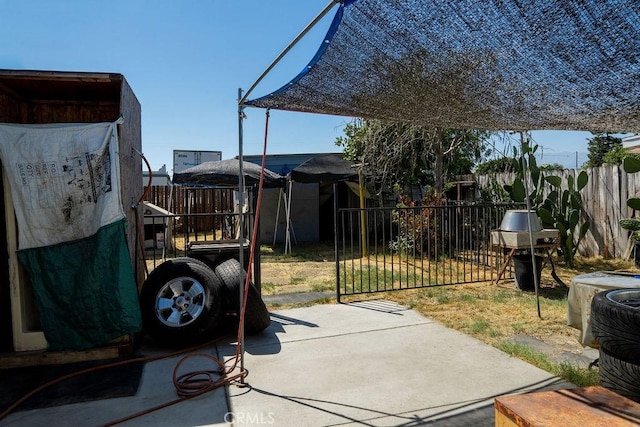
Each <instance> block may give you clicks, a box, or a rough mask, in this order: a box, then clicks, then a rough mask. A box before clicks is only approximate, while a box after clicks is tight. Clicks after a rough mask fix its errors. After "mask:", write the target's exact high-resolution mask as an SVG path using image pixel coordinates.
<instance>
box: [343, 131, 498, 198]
mask: <svg viewBox="0 0 640 427" xmlns="http://www.w3.org/2000/svg"><path fill="white" fill-rule="evenodd" d="M344 133H345V136H344V137H338V138H337V139H336V145H338V146H340V147H342V148H343V152H344V157H345V158H346V159H347V160H350V161H353V162H356V163H359V164H361V165H363V167H364V168H365V170H366V171H367V172H369V174H370V175H371V176H372V177H373V179H374V180H375V181H376V182H378V183H379V184H381V185H382V186H383V188H385V189H391V188H393V186H394V185H395V184H400V185H406V184H418V185H421V186H431V187H433V188H434V189H435V191H436V192H438V193H441V192H442V191H443V190H444V185H445V180H446V178H447V177H451V176H455V175H460V174H466V173H471V170H472V168H473V166H474V164H475V163H476V162H477V161H478V160H479V159H480V158H482V157H483V156H484V155H486V154H487V153H486V151H487V149H486V144H485V141H486V140H487V138H488V137H489V133H488V132H484V131H476V130H460V129H442V128H432V127H427V126H417V125H412V124H406V123H397V122H396V123H390V122H382V121H379V120H365V119H356V120H354V121H353V122H351V123H349V124H347V125H346V126H345V130H344Z"/></svg>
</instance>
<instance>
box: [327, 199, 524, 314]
mask: <svg viewBox="0 0 640 427" xmlns="http://www.w3.org/2000/svg"><path fill="white" fill-rule="evenodd" d="M514 208H521V206H515V205H512V204H491V205H489V204H473V205H468V204H467V205H461V204H456V205H446V206H415V207H395V208H365V209H359V208H336V211H335V219H336V223H335V233H336V236H335V237H336V239H335V242H336V246H335V252H336V292H337V298H338V301H340V298H341V296H345V295H355V294H366V293H374V292H387V291H395V290H401V289H415V288H424V287H430V286H443V285H457V284H463V283H473V282H485V281H490V280H495V278H496V277H497V274H498V271H499V270H500V268H501V266H502V265H503V263H504V261H505V259H506V256H505V253H504V251H503V249H501V248H498V247H492V245H491V241H490V237H491V233H490V231H491V230H494V229H497V228H499V226H500V222H501V220H502V217H503V216H504V214H505V212H506V211H507V210H508V209H514ZM512 274H513V272H512V270H511V269H510V268H508V269H507V270H506V271H505V275H504V276H503V277H504V278H509V277H513V275H512Z"/></svg>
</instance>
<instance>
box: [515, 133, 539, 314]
mask: <svg viewBox="0 0 640 427" xmlns="http://www.w3.org/2000/svg"><path fill="white" fill-rule="evenodd" d="M520 151H521V154H522V157H521V160H522V175H523V178H524V188H525V191H524V192H525V201H526V202H527V223H528V224H527V225H528V226H529V246H530V250H531V264H532V265H533V288H534V289H535V291H536V304H537V307H538V317H539V318H542V315H541V314H540V293H539V292H538V287H539V286H538V280H539V278H538V268H537V267H536V253H535V249H534V247H533V232H532V228H533V224H531V215H529V212H530V211H531V200H529V180H528V179H527V163H526V162H525V160H524V132H520Z"/></svg>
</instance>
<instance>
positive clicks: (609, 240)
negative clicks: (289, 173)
mask: <svg viewBox="0 0 640 427" xmlns="http://www.w3.org/2000/svg"><path fill="white" fill-rule="evenodd" d="M580 171H581V170H580V169H565V170H563V171H553V172H551V173H550V174H553V175H557V176H560V177H561V179H562V183H563V186H565V188H566V184H567V177H568V176H569V175H572V176H573V177H574V178H575V177H576V176H577V175H578V174H579V173H580ZM585 171H586V172H587V174H588V176H589V181H588V183H587V186H586V187H585V188H584V189H583V190H582V191H581V195H582V200H583V213H582V218H583V219H589V221H591V228H590V230H589V232H588V233H587V235H586V237H585V239H584V240H583V241H582V243H581V244H580V247H579V249H578V251H579V254H580V255H583V256H595V255H601V256H603V257H604V258H625V257H628V256H629V253H630V249H631V246H630V244H631V242H630V241H629V232H628V231H627V230H624V229H622V228H621V227H620V225H619V222H620V219H622V218H630V217H632V216H633V214H634V212H633V210H632V209H630V208H628V207H627V204H626V202H627V199H628V198H630V197H640V173H637V174H627V173H626V172H624V170H623V169H622V166H603V167H599V168H591V169H585ZM514 177H515V174H513V173H511V174H506V173H505V174H496V175H477V176H476V177H475V180H476V182H477V184H478V187H479V188H483V187H484V188H486V187H489V186H490V185H491V184H492V183H497V184H499V185H504V184H510V183H512V182H513V179H514ZM146 200H147V201H149V202H151V203H153V204H155V205H158V206H160V207H162V208H164V209H167V210H169V211H171V212H173V213H175V214H185V213H211V212H233V189H230V188H215V189H212V188H185V187H180V186H174V187H173V190H171V189H170V187H164V186H153V187H151V189H150V191H149V193H148V194H147V197H146ZM211 220H212V221H214V219H213V218H212V219H211ZM207 226H208V227H210V228H217V225H216V224H207Z"/></svg>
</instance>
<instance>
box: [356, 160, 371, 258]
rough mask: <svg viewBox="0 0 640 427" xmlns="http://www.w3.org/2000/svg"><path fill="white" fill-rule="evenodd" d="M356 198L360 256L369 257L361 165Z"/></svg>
mask: <svg viewBox="0 0 640 427" xmlns="http://www.w3.org/2000/svg"><path fill="white" fill-rule="evenodd" d="M358 196H359V199H360V238H361V239H362V256H363V257H366V256H368V255H369V250H368V249H369V248H368V245H367V224H366V223H365V222H366V216H365V215H366V214H365V211H364V208H365V202H364V178H363V177H362V165H361V166H360V167H359V168H358Z"/></svg>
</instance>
